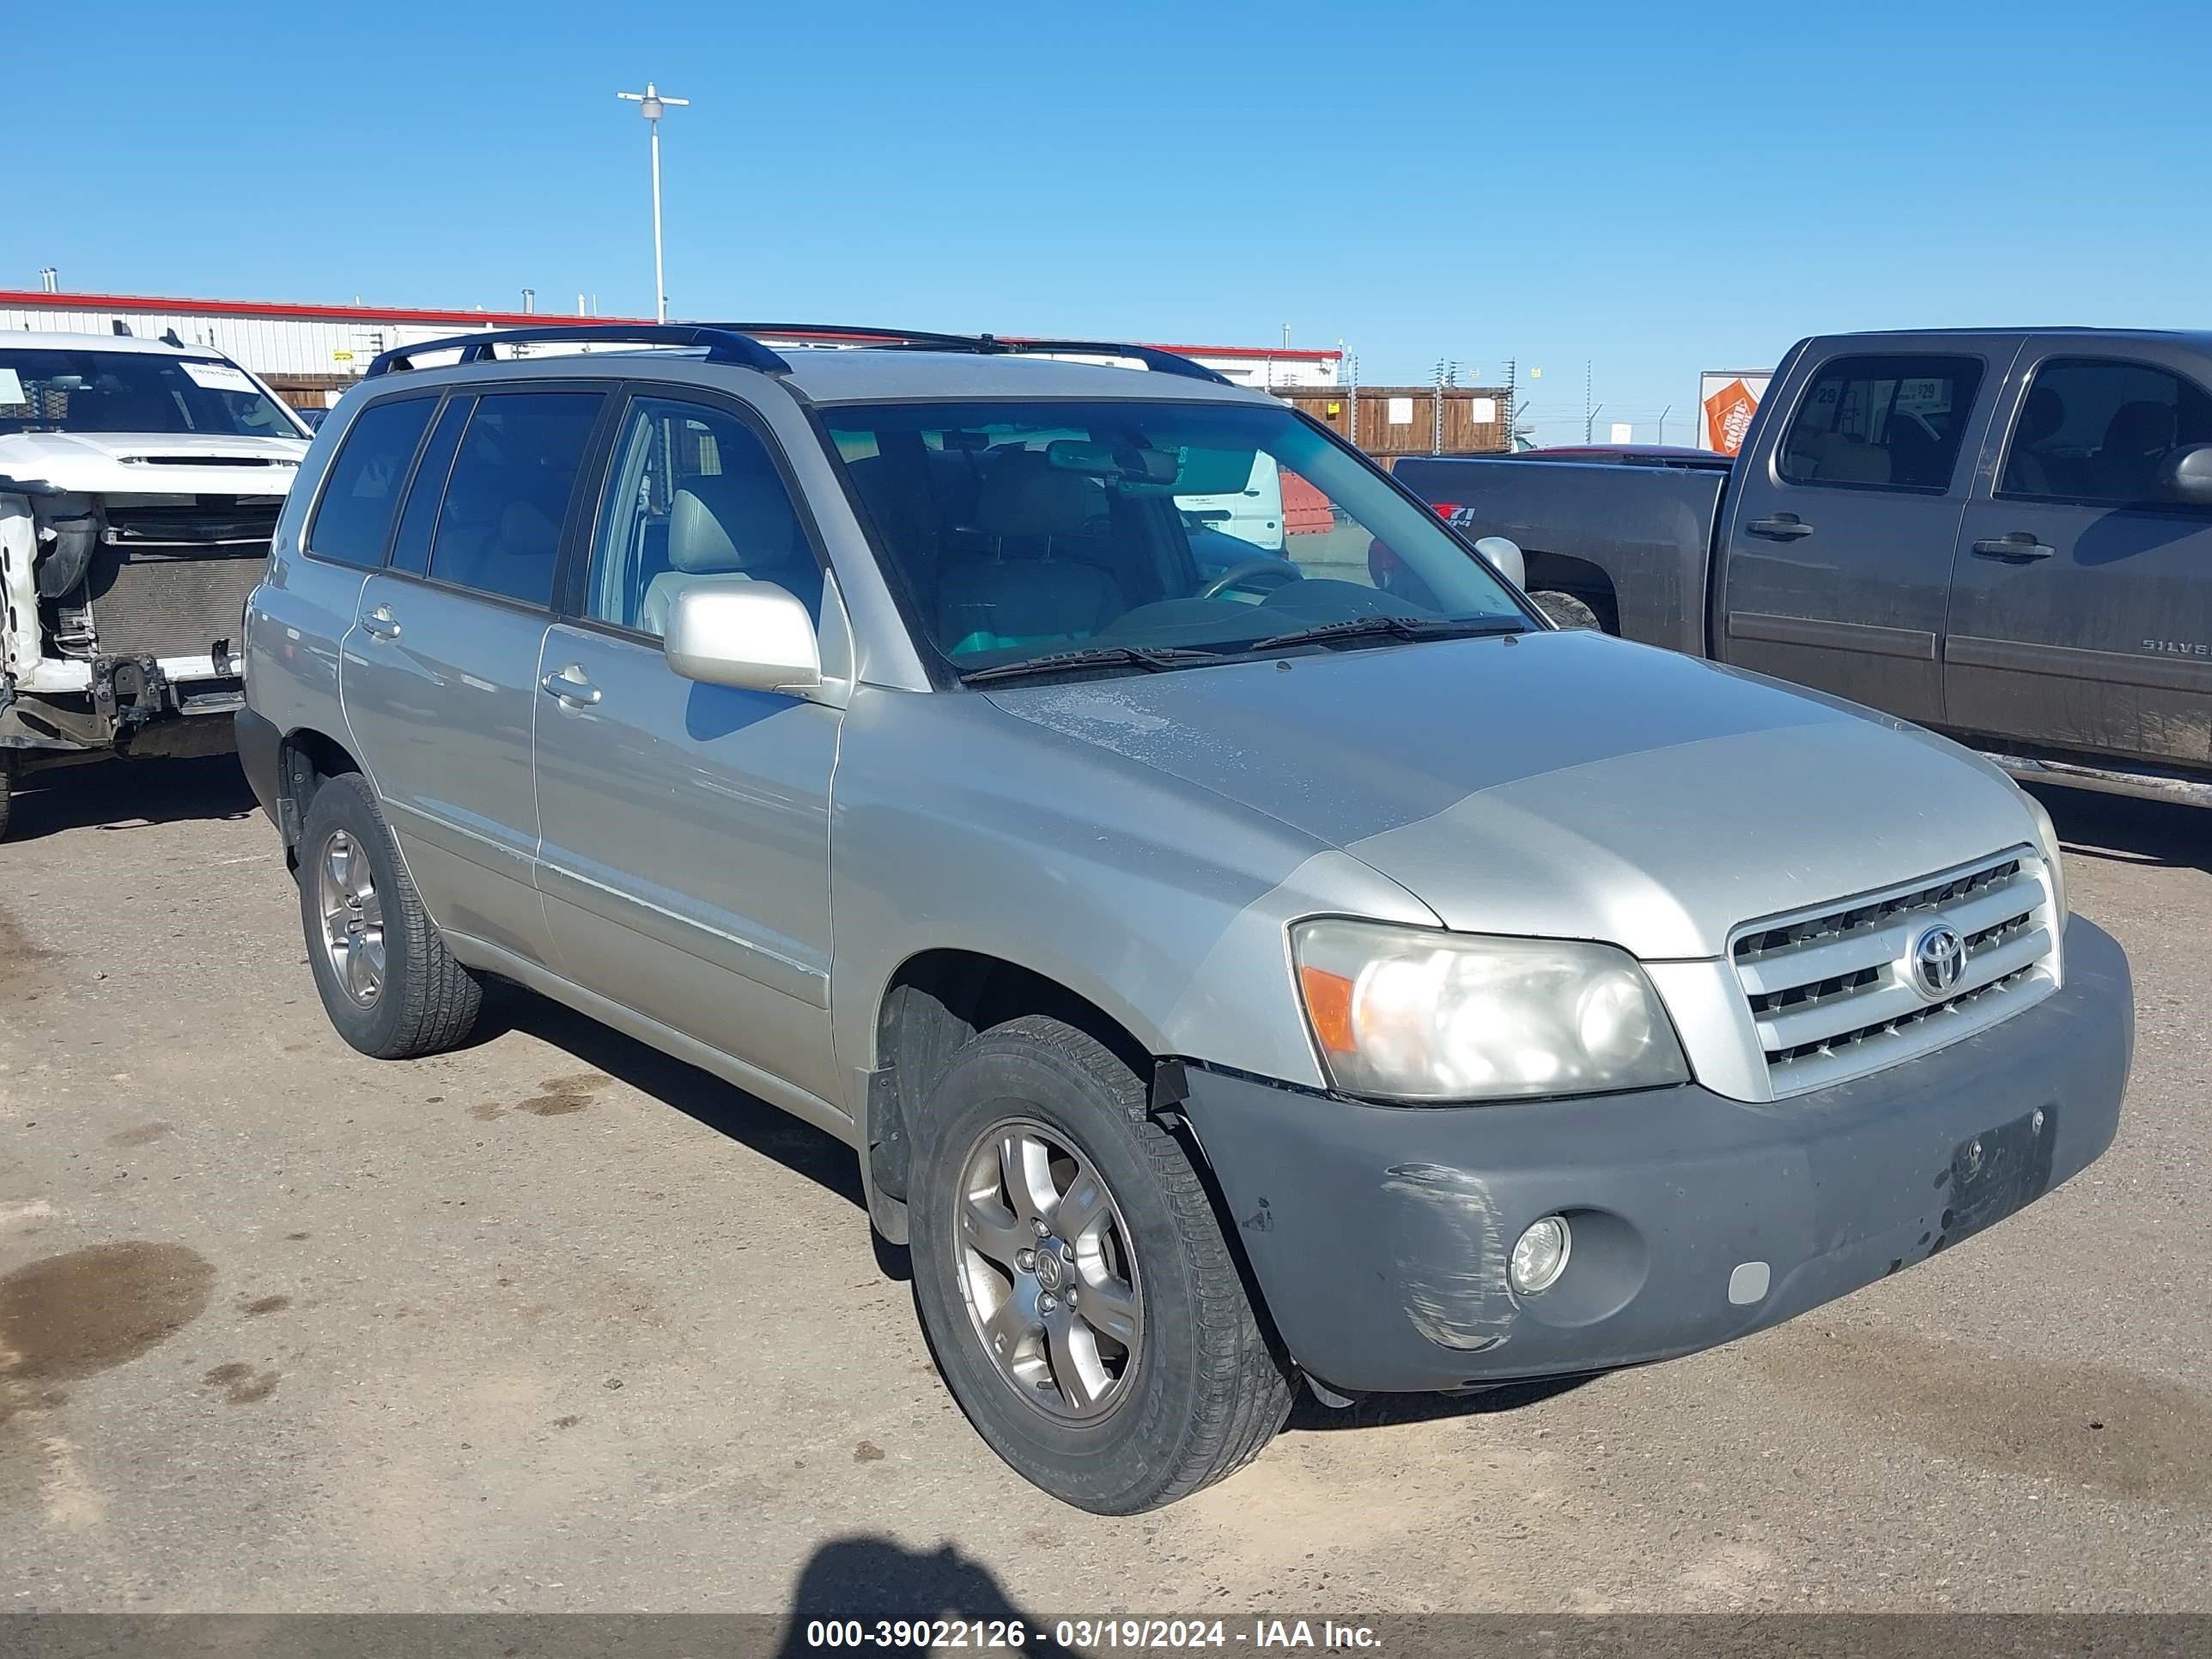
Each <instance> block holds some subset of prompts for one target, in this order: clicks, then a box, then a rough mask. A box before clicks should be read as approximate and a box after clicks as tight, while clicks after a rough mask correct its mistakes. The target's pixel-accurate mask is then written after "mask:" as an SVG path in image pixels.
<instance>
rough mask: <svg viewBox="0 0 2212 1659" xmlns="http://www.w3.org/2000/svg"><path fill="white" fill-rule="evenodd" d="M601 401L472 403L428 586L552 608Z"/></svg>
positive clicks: (576, 395) (571, 395) (546, 398)
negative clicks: (564, 533)
mask: <svg viewBox="0 0 2212 1659" xmlns="http://www.w3.org/2000/svg"><path fill="white" fill-rule="evenodd" d="M602 401H603V398H602V394H600V393H599V392H492V393H488V394H486V395H484V396H483V397H481V398H477V406H476V411H475V413H474V414H473V415H472V416H471V417H470V419H469V423H468V429H467V430H466V431H465V433H463V434H462V435H461V443H460V449H459V453H456V454H455V455H454V457H453V474H452V476H451V477H449V478H447V482H446V498H445V502H444V505H443V506H442V507H441V509H440V510H439V513H438V529H437V533H436V534H435V536H434V537H433V538H432V539H431V543H430V574H431V576H432V577H433V578H434V579H435V580H439V581H446V582H452V583H454V584H455V585H456V586H461V587H468V588H473V589H475V590H476V591H477V592H479V593H491V594H495V595H497V596H499V597H500V598H501V599H519V600H520V601H521V602H522V603H524V604H526V605H550V604H552V602H553V567H554V564H555V562H556V560H557V558H558V557H559V555H560V551H561V526H562V521H563V520H565V519H566V518H567V517H568V498H569V496H570V495H571V494H572V493H573V492H574V489H575V484H576V473H577V470H578V469H579V468H580V466H581V465H583V459H584V447H585V445H586V443H587V442H589V441H590V439H591V435H592V422H594V421H595V420H597V419H598V417H599V404H600V403H601V402H602Z"/></svg>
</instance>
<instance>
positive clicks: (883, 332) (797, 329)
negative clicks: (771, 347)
mask: <svg viewBox="0 0 2212 1659" xmlns="http://www.w3.org/2000/svg"><path fill="white" fill-rule="evenodd" d="M703 326H705V327H708V328H726V329H727V330H729V331H730V332H731V333H732V334H750V335H751V336H753V337H755V338H758V337H761V336H762V335H767V336H768V337H769V338H771V339H777V340H787V339H807V338H811V337H820V338H823V339H826V340H857V341H860V342H861V343H865V344H869V345H878V344H880V345H886V346H909V347H914V348H916V349H926V350H935V351H974V350H976V349H979V348H978V345H977V342H978V341H979V340H987V339H989V338H990V336H989V335H987V334H984V335H975V334H941V333H938V332H935V331H932V330H929V329H926V328H877V327H874V326H872V325H868V324H865V323H708V324H705V325H703Z"/></svg>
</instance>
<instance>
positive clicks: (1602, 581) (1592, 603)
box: [1523, 552, 1620, 635]
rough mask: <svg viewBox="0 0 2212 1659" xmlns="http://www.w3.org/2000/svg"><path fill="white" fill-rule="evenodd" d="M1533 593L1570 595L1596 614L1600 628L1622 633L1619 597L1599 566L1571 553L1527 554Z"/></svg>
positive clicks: (1529, 588) (1604, 570)
mask: <svg viewBox="0 0 2212 1659" xmlns="http://www.w3.org/2000/svg"><path fill="white" fill-rule="evenodd" d="M1523 556H1524V557H1525V559H1526V560H1527V562H1528V582H1527V583H1526V585H1525V586H1526V590H1527V591H1528V592H1531V593H1533V592H1536V591H1537V590H1539V589H1540V588H1541V589H1543V590H1546V591H1547V592H1559V593H1566V594H1570V595H1571V596H1572V597H1574V598H1576V599H1580V600H1581V601H1582V602H1583V604H1584V605H1588V606H1589V608H1590V609H1591V610H1592V611H1595V612H1596V613H1597V619H1598V625H1599V626H1600V627H1601V628H1602V629H1605V631H1606V632H1607V633H1608V634H1616V635H1617V634H1619V633H1620V593H1619V592H1618V590H1617V589H1616V588H1615V587H1614V586H1613V578H1612V576H1611V575H1610V574H1607V571H1606V569H1605V567H1604V566H1602V565H1600V564H1594V563H1592V562H1590V561H1589V560H1588V559H1580V558H1577V557H1576V556H1574V555H1573V554H1571V553H1538V552H1524V555H1523Z"/></svg>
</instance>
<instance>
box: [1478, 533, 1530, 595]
mask: <svg viewBox="0 0 2212 1659" xmlns="http://www.w3.org/2000/svg"><path fill="white" fill-rule="evenodd" d="M1474 550H1475V551H1476V552H1478V553H1480V554H1481V555H1482V556H1483V557H1484V558H1486V559H1487V560H1489V561H1490V562H1491V563H1492V564H1493V565H1495V566H1496V567H1497V568H1498V574H1499V575H1501V576H1503V577H1504V578H1505V580H1507V581H1509V582H1511V583H1512V584H1513V586H1516V587H1526V586H1528V561H1527V560H1526V559H1524V558H1522V556H1521V544H1520V543H1518V542H1516V541H1513V540H1511V539H1510V538H1506V537H1504V536H1485V537H1484V538H1482V539H1481V540H1480V541H1479V542H1477V543H1476V544H1474Z"/></svg>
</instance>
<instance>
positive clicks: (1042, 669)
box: [960, 645, 1222, 685]
mask: <svg viewBox="0 0 2212 1659" xmlns="http://www.w3.org/2000/svg"><path fill="white" fill-rule="evenodd" d="M1221 660H1222V657H1221V653H1219V652H1218V651H1195V650H1193V649H1191V648H1190V647H1188V646H1181V645H1094V646H1090V647H1085V649H1083V650H1081V651H1055V652H1054V653H1052V654H1051V655H1049V656H1045V657H1024V659H1022V660H1021V661H1019V662H1001V663H994V664H993V665H991V666H990V667H988V668H971V669H969V671H967V672H966V673H964V674H963V675H962V676H961V677H960V678H961V679H962V680H963V682H964V683H965V684H969V685H974V684H976V683H977V682H978V681H981V680H1012V679H1020V678H1025V677H1027V676H1029V675H1031V674H1054V673H1058V672H1060V671H1062V670H1064V669H1069V668H1121V667H1131V668H1141V669H1144V670H1145V671H1147V672H1148V673H1155V674H1157V673H1160V672H1162V671H1165V670H1167V669H1170V668H1189V667H1192V666H1194V665H1197V664H1199V663H1202V662H1219V661H1221Z"/></svg>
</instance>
